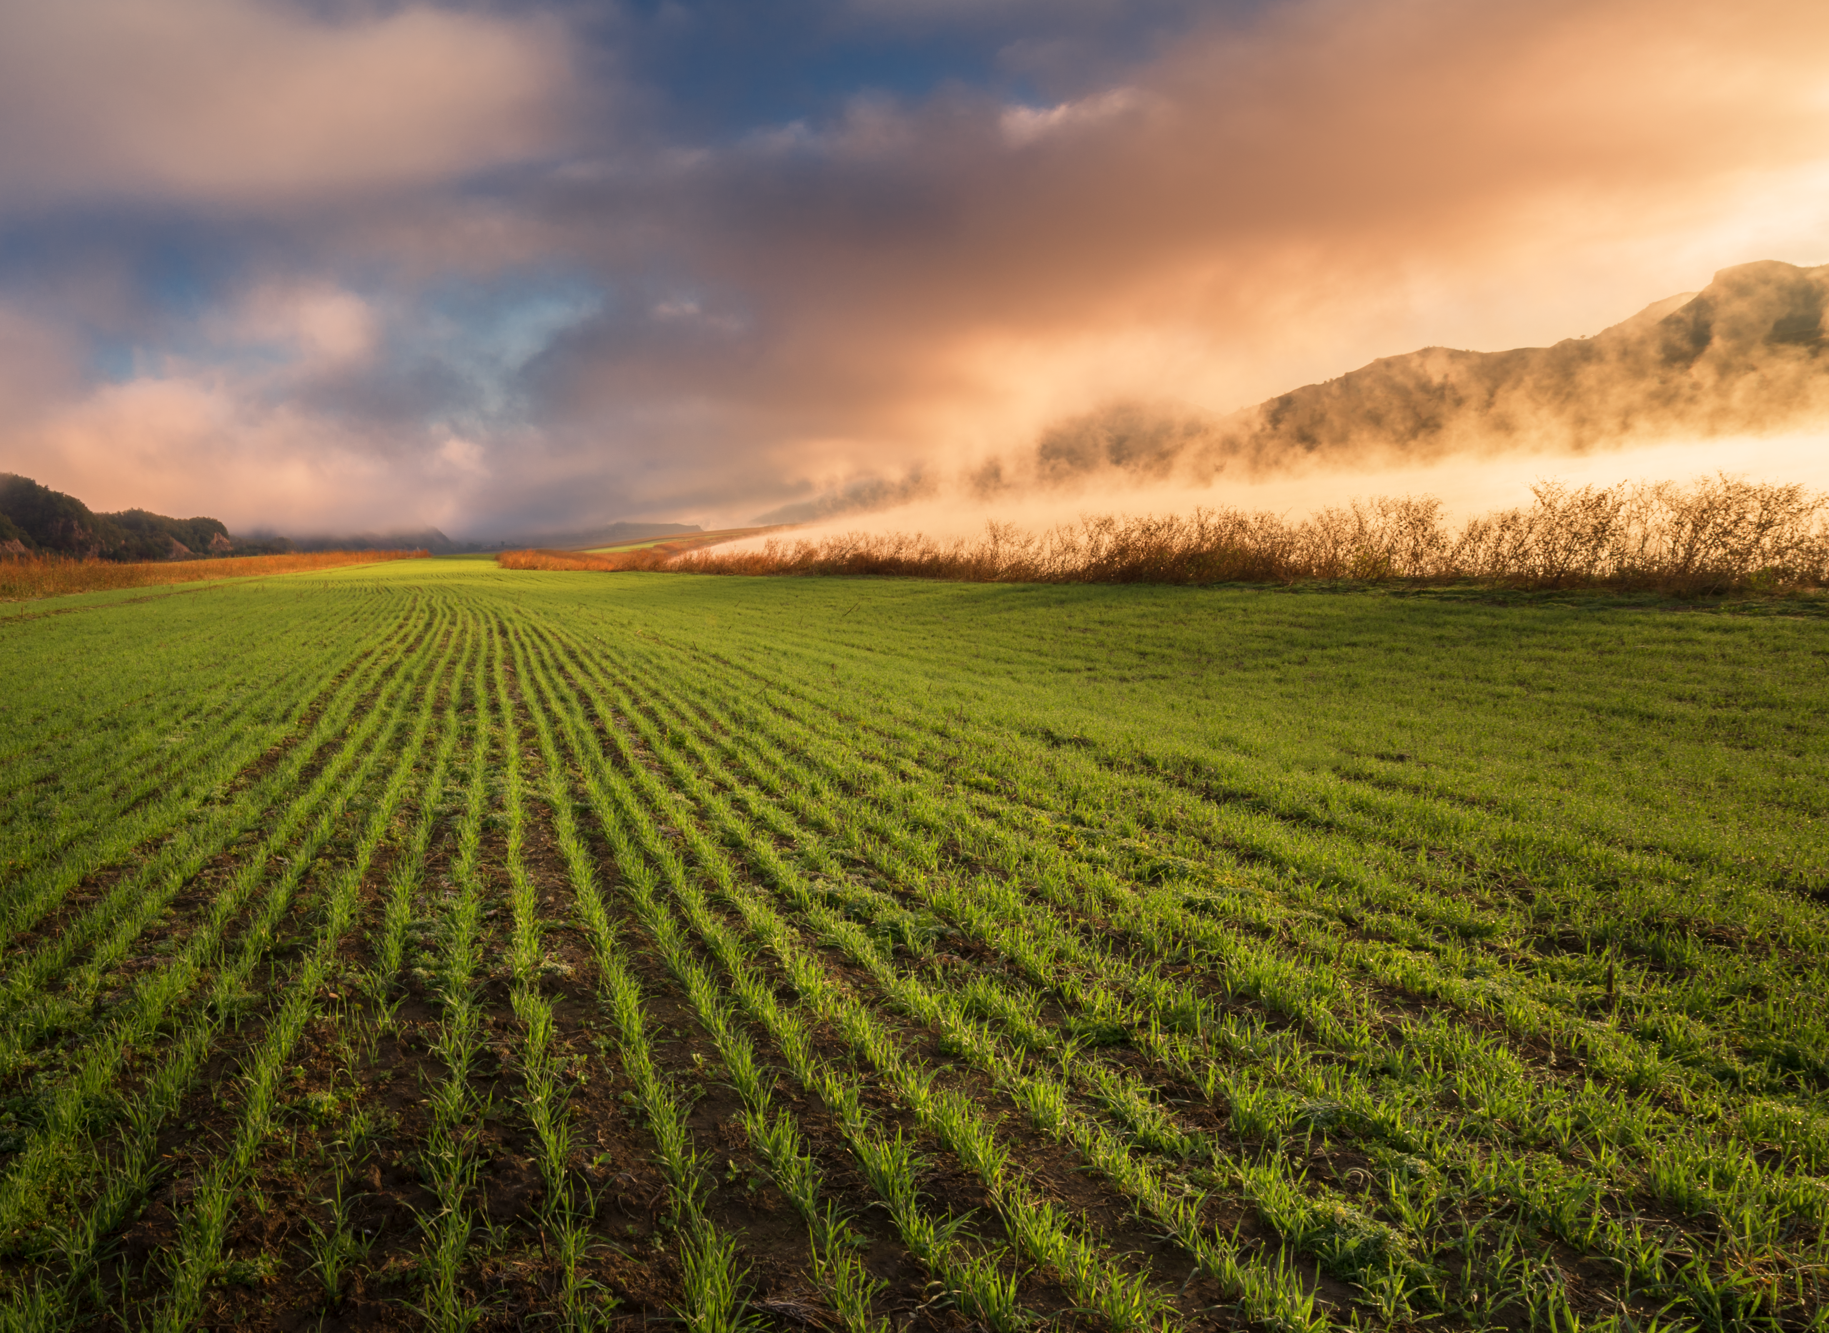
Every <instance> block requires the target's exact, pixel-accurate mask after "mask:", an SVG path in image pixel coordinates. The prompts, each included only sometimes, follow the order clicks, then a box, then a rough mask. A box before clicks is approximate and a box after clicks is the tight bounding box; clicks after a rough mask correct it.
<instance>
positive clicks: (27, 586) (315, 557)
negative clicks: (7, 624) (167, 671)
mask: <svg viewBox="0 0 1829 1333" xmlns="http://www.w3.org/2000/svg"><path fill="white" fill-rule="evenodd" d="M426 554H427V552H425V551H296V552H293V553H291V554H288V555H244V556H230V557H229V558H227V559H224V560H182V561H163V560H161V561H153V562H115V561H109V560H70V559H66V558H64V557H61V556H35V555H26V556H4V557H0V601H15V602H16V601H23V600H25V599H27V598H32V597H56V596H59V595H61V594H64V593H72V592H96V591H98V590H101V589H107V588H142V587H150V586H152V585H155V584H165V583H197V582H200V581H202V580H204V579H234V578H246V577H248V576H250V575H255V574H292V573H296V572H298V571H300V570H310V569H331V568H334V567H336V566H338V565H365V564H371V563H373V562H375V561H378V560H412V559H418V558H421V557H423V556H425V555H426Z"/></svg>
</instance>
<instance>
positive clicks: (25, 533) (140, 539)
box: [0, 472, 280, 560]
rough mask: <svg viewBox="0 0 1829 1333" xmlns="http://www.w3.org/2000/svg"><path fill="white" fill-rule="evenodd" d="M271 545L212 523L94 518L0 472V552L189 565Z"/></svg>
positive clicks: (63, 498) (58, 495)
mask: <svg viewBox="0 0 1829 1333" xmlns="http://www.w3.org/2000/svg"><path fill="white" fill-rule="evenodd" d="M277 545H280V544H276V543H273V542H246V541H237V540H236V539H235V538H233V537H231V536H230V535H229V530H228V529H227V528H226V527H224V526H223V525H222V523H220V522H219V521H218V520H216V519H213V518H167V517H166V516H165V515H163V514H154V513H151V512H149V511H147V510H145V509H123V510H121V511H120V512H119V513H113V514H98V513H96V512H94V511H93V510H91V509H90V508H89V506H88V505H86V504H84V503H83V502H82V501H81V500H79V499H77V498H76V497H75V496H74V495H65V494H64V493H63V492H62V491H54V490H52V489H51V488H50V487H48V486H41V485H39V484H38V483H37V482H35V481H33V480H32V479H31V478H30V477H21V476H18V475H16V474H14V473H10V472H8V473H0V552H4V553H9V554H13V555H28V554H33V553H42V554H46V555H65V556H72V557H76V558H79V559H85V560H191V559H196V558H198V557H201V556H221V555H258V554H264V553H266V552H269V551H272V550H274V549H276V547H277Z"/></svg>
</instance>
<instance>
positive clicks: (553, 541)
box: [502, 523, 702, 551]
mask: <svg viewBox="0 0 1829 1333" xmlns="http://www.w3.org/2000/svg"><path fill="white" fill-rule="evenodd" d="M700 531H702V529H701V528H700V527H699V525H698V524H696V523H606V524H604V525H603V526H601V527H595V528H579V529H577V530H576V531H572V532H548V533H542V534H539V535H537V536H535V537H532V538H530V539H528V540H526V541H521V542H511V543H502V544H503V545H518V546H539V547H544V548H546V549H548V550H561V551H563V550H583V549H587V548H590V547H596V546H615V545H617V544H618V543H621V542H639V541H646V540H647V539H648V538H650V537H673V536H677V535H679V534H681V533H687V532H700Z"/></svg>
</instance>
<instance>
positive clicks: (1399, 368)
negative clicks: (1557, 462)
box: [980, 260, 1829, 491]
mask: <svg viewBox="0 0 1829 1333" xmlns="http://www.w3.org/2000/svg"><path fill="white" fill-rule="evenodd" d="M1826 304H1829V265H1824V266H1823V267H1820V268H1798V267H1796V266H1794V265H1791V264H1783V263H1778V262H1776V261H1770V260H1768V261H1763V262H1759V263H1753V264H1742V265H1740V266H1738V267H1736V268H1729V269H1723V270H1722V271H1721V272H1719V273H1717V274H1716V275H1715V278H1714V281H1712V282H1711V283H1709V285H1708V286H1707V287H1705V288H1704V289H1703V290H1702V291H1700V292H1688V293H1684V294H1682V295H1680V296H1672V297H1669V298H1667V299H1665V300H1663V301H1659V302H1657V303H1656V304H1654V305H1651V306H1648V307H1647V308H1646V309H1644V310H1642V311H1640V312H1639V313H1638V314H1637V315H1635V316H1633V317H1632V318H1631V319H1628V320H1626V321H1624V322H1623V323H1620V324H1615V325H1614V326H1613V327H1611V328H1609V329H1606V330H1605V331H1604V332H1602V333H1599V334H1597V335H1595V336H1594V337H1591V338H1570V339H1566V340H1565V341H1563V342H1559V343H1556V344H1555V345H1554V346H1551V347H1524V348H1517V349H1515V350H1512V351H1507V352H1465V351H1457V350H1454V349H1452V348H1446V347H1426V348H1423V349H1422V350H1420V351H1416V352H1410V353H1407V354H1405V355H1402V356H1391V357H1382V358H1380V359H1379V360H1377V361H1374V362H1372V363H1371V364H1370V365H1368V366H1364V367H1362V368H1360V369H1358V370H1355V371H1352V372H1351V373H1349V374H1346V375H1342V376H1341V377H1340V378H1339V379H1334V380H1329V381H1327V382H1326V383H1324V384H1310V385H1307V386H1305V387H1303V388H1300V389H1295V390H1292V391H1291V392H1289V393H1286V394H1282V395H1280V396H1278V397H1276V398H1272V399H1270V400H1268V401H1267V402H1263V403H1260V404H1258V405H1257V406H1255V407H1251V408H1247V409H1245V410H1244V411H1241V412H1236V413H1233V414H1231V415H1229V416H1216V415H1208V414H1204V413H1198V412H1180V413H1178V412H1172V411H1161V410H1156V409H1152V408H1149V407H1146V406H1139V405H1135V404H1120V405H1116V406H1112V407H1108V408H1105V409H1103V410H1101V411H1098V412H1093V413H1088V414H1086V415H1084V416H1081V417H1075V418H1073V419H1071V420H1068V421H1063V422H1061V423H1059V424H1057V425H1056V426H1054V427H1053V428H1051V429H1050V430H1049V431H1047V432H1045V433H1044V434H1043V436H1042V438H1041V440H1040V441H1039V442H1038V444H1037V445H1036V447H1035V451H1034V454H1033V455H1032V457H1031V458H1029V459H1027V460H1023V463H1026V466H1022V465H1019V466H1018V467H1017V468H1016V469H1015V475H1012V476H1010V477H1009V478H1008V479H1007V480H1006V479H1005V477H1004V475H1003V473H1002V471H1001V469H1000V468H999V467H998V466H996V465H994V466H993V467H992V468H990V469H987V470H986V472H985V474H984V475H983V476H981V478H980V487H981V489H983V490H986V491H996V490H1000V489H1004V488H1005V487H1007V486H1011V485H1022V484H1028V483H1039V484H1041V485H1044V486H1045V485H1050V484H1062V483H1065V482H1068V481H1071V480H1075V479H1080V478H1086V477H1088V476H1089V475H1090V474H1093V473H1097V472H1102V471H1113V470H1115V471H1118V472H1123V473H1128V474H1131V475H1132V476H1133V477H1138V478H1143V479H1151V480H1163V481H1167V480H1169V479H1171V478H1177V479H1184V480H1186V481H1188V482H1190V483H1194V484H1201V483H1204V482H1207V481H1210V480H1211V479H1212V478H1213V477H1214V476H1215V475H1217V474H1219V473H1221V472H1227V471H1232V470H1235V469H1236V470H1238V471H1242V472H1246V473H1255V472H1269V471H1277V470H1281V469H1284V468H1287V467H1289V466H1291V465H1299V464H1301V463H1304V462H1308V461H1314V462H1318V463H1323V464H1328V465H1334V464H1341V463H1360V462H1381V463H1392V462H1426V461H1428V460H1429V459H1432V458H1436V457H1440V456H1442V455H1445V454H1449V453H1457V452H1468V453H1496V452H1500V451H1503V450H1510V449H1518V448H1539V449H1546V450H1554V451H1557V452H1562V453H1583V452H1588V451H1591V450H1595V449H1602V448H1615V447H1618V446H1620V445H1624V444H1629V443H1642V442H1648V441H1651V440H1657V439H1667V438H1671V437H1674V436H1679V435H1686V436H1691V437H1709V436H1724V435H1740V434H1754V433H1759V432H1765V431H1773V430H1779V429H1785V428H1790V427H1795V426H1799V425H1802V424H1805V423H1807V422H1809V421H1811V420H1816V419H1823V418H1829V341H1826V340H1825V335H1824V328H1823V311H1824V308H1825V305H1826Z"/></svg>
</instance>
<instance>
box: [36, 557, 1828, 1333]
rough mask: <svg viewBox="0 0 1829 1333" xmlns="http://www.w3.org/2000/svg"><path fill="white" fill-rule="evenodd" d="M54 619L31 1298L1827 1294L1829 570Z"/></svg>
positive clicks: (1397, 1301)
mask: <svg viewBox="0 0 1829 1333" xmlns="http://www.w3.org/2000/svg"><path fill="white" fill-rule="evenodd" d="M1775 605H1776V609H1774V608H1773V607H1767V608H1765V609H1764V610H1763V612H1759V613H1755V611H1756V610H1757V609H1755V611H1748V610H1745V609H1742V610H1740V611H1734V610H1729V609H1722V608H1719V607H1716V608H1712V609H1710V608H1700V609H1698V608H1695V607H1691V606H1686V605H1684V604H1680V603H1667V602H1658V601H1655V600H1639V601H1632V600H1627V599H1622V598H1619V597H1608V596H1586V595H1584V596H1578V597H1563V598H1556V597H1541V598H1526V599H1515V598H1514V599H1510V600H1507V599H1504V598H1498V597H1488V598H1482V597H1480V596H1478V595H1475V594H1471V593H1458V594H1457V593H1451V592H1433V593H1426V594H1415V595H1397V594H1390V593H1376V592H1367V591H1364V590H1359V591H1340V590H1335V591H1327V590H1321V589H1312V588H1311V589H1308V590H1301V591H1286V590H1267V589H1248V588H1225V589H1198V588H1150V587H1140V586H1127V587H1108V586H1107V587H1101V586H1049V587H1034V586H1010V585H954V584H943V583H931V582H923V583H916V582H901V581H860V580H841V579H827V580H812V579H807V580H798V579H774V580H755V579H737V578H707V577H692V576H682V575H646V574H622V575H605V574H589V573H581V574H562V573H531V572H513V573H511V572H505V571H500V570H497V569H495V568H494V567H492V566H491V565H489V564H487V563H484V562H479V561H476V560H463V559H453V560H421V561H403V562H400V563H397V564H392V565H388V566H376V567H367V568H354V569H348V570H343V571H338V572H336V573H332V574H328V575H326V574H308V575H296V576H286V577H282V578H274V579H264V580H252V581H246V582H232V583H218V584H208V585H195V586H188V587H182V588H173V589H161V590H158V591H157V592H153V593H150V594H149V593H148V591H147V590H137V591H134V592H131V593H121V594H114V593H104V594H92V595H88V596H83V597H72V598H63V599H58V600H53V601H41V602H31V603H21V604H16V605H13V606H10V607H7V608H4V609H3V610H0V673H3V675H0V678H3V679H4V680H5V682H6V685H5V687H4V689H3V690H0V708H3V710H4V711H3V712H0V723H3V724H0V752H4V757H5V762H4V764H0V803H3V805H4V810H3V813H0V820H3V821H4V823H3V827H4V841H3V845H0V947H3V948H4V955H3V957H4V972H3V974H0V1247H3V1257H0V1299H3V1300H4V1309H3V1311H0V1330H14V1329H25V1328H97V1329H112V1328H132V1329H139V1328H148V1329H159V1330H166V1329H169V1330H177V1329H184V1328H194V1327H206V1328H214V1327H229V1326H237V1327H253V1328H273V1329H286V1330H291V1329H316V1328H320V1327H322V1328H326V1329H329V1328H341V1327H349V1328H356V1327H362V1328H393V1327H399V1328H435V1329H448V1330H463V1329H469V1328H477V1329H488V1328H502V1329H514V1328H547V1327H552V1328H579V1329H583V1328H594V1327H609V1328H615V1327H628V1328H631V1329H633V1328H641V1327H647V1326H649V1325H654V1326H661V1327H664V1326H669V1325H671V1324H675V1323H681V1324H683V1326H684V1327H686V1328H688V1329H693V1330H706V1331H712V1330H731V1331H733V1333H734V1330H737V1329H739V1328H743V1327H746V1326H747V1327H754V1328H759V1329H780V1330H788V1329H805V1328H815V1329H819V1328H825V1329H846V1330H852V1331H854V1333H863V1331H864V1330H872V1331H880V1333H902V1331H903V1330H964V1329H970V1328H990V1329H994V1330H999V1331H1000V1333H1001V1331H1002V1330H1008V1329H1022V1328H1063V1329H1066V1328H1072V1329H1120V1330H1121V1329H1133V1328H1150V1329H1208V1328H1234V1327H1237V1328H1270V1329H1308V1328H1324V1327H1350V1326H1361V1327H1365V1328H1391V1327H1416V1328H1440V1329H1463V1328H1487V1327H1492V1328H1511V1329H1517V1328H1526V1327H1535V1328H1542V1329H1556V1330H1569V1329H1576V1328H1591V1327H1615V1328H1619V1329H1626V1328H1640V1329H1650V1328H1653V1327H1656V1328H1660V1329H1683V1328H1699V1329H1709V1330H1715V1329H1743V1328H1745V1329H1763V1328H1786V1329H1793V1328H1826V1327H1829V1314H1825V1308H1826V1307H1829V1270H1826V1267H1825V1266H1826V1265H1829V1025H1826V1020H1829V972H1826V967H1829V951H1826V950H1825V947H1824V945H1825V939H1826V937H1829V829H1826V828H1825V824H1824V817H1825V812H1826V810H1829V725H1826V723H1829V718H1826V716H1825V710H1826V708H1829V620H1826V619H1824V618H1823V617H1822V616H1821V615H1820V614H1817V613H1815V612H1814V611H1812V609H1811V608H1810V606H1808V605H1807V604H1804V603H1793V604H1786V603H1777V604H1775Z"/></svg>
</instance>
